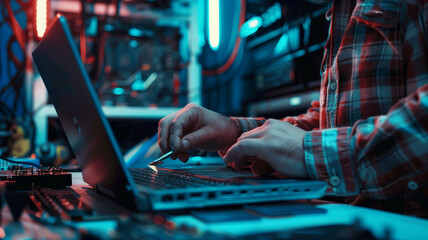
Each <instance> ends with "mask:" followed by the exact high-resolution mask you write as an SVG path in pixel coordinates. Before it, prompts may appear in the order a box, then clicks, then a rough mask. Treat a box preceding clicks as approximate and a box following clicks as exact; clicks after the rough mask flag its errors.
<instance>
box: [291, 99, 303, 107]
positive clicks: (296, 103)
mask: <svg viewBox="0 0 428 240" xmlns="http://www.w3.org/2000/svg"><path fill="white" fill-rule="evenodd" d="M300 103H302V98H300V97H293V98H291V99H290V105H291V106H297V105H299V104H300Z"/></svg>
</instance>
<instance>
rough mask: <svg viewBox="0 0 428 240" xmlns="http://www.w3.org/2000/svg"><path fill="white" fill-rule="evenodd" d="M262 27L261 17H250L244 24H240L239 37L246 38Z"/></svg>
mask: <svg viewBox="0 0 428 240" xmlns="http://www.w3.org/2000/svg"><path fill="white" fill-rule="evenodd" d="M261 26H262V18H261V17H257V16H256V17H252V18H251V19H249V20H248V21H246V22H245V23H244V24H242V27H241V31H240V32H239V35H240V36H241V37H242V38H246V37H248V36H250V35H252V34H254V33H255V32H257V30H258V29H259V28H260V27H261Z"/></svg>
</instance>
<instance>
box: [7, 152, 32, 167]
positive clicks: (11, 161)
mask: <svg viewBox="0 0 428 240" xmlns="http://www.w3.org/2000/svg"><path fill="white" fill-rule="evenodd" d="M0 159H1V160H3V161H6V162H9V163H14V164H22V165H31V166H33V167H36V168H40V166H39V165H37V164H34V163H30V162H19V161H15V160H12V159H10V158H7V157H5V156H2V155H0Z"/></svg>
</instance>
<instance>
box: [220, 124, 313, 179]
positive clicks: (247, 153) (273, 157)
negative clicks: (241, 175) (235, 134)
mask: <svg viewBox="0 0 428 240" xmlns="http://www.w3.org/2000/svg"><path fill="white" fill-rule="evenodd" d="M305 133H306V132H305V131H304V130H302V129H300V128H298V127H295V126H293V125H291V124H290V123H288V122H284V121H279V120H272V119H269V120H267V121H266V122H265V123H264V124H263V125H262V126H260V127H257V128H255V129H253V130H251V131H248V132H245V133H243V134H242V135H241V136H240V137H239V138H238V140H237V142H236V143H235V144H234V145H232V146H231V147H230V148H229V150H228V151H227V153H226V155H225V156H224V162H226V163H233V167H234V168H235V169H242V168H243V167H244V166H245V165H246V164H247V163H248V162H249V161H251V162H252V165H251V171H252V172H253V173H254V174H256V175H265V174H267V173H270V172H272V171H274V170H275V171H278V172H280V173H281V174H283V175H285V176H287V177H290V178H309V175H308V173H307V171H306V166H305V159H304V157H305V153H304V149H303V138H304V136H305Z"/></svg>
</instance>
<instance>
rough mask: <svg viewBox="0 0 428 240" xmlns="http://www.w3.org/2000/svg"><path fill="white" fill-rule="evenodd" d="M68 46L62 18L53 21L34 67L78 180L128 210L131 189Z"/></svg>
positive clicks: (90, 90)
mask: <svg viewBox="0 0 428 240" xmlns="http://www.w3.org/2000/svg"><path fill="white" fill-rule="evenodd" d="M74 44H75V43H74V41H73V38H72V35H71V32H70V29H69V28H68V25H67V21H66V19H65V17H63V16H57V17H56V18H55V20H54V21H53V23H52V24H51V26H50V27H49V29H48V31H47V32H46V34H45V36H44V38H43V39H42V40H41V42H40V43H39V45H38V46H37V47H36V49H35V50H34V51H33V59H34V62H35V63H36V66H37V68H38V70H39V72H40V75H41V77H42V79H43V81H44V83H45V86H46V89H47V91H48V93H49V96H50V98H51V100H52V102H53V105H54V107H55V109H56V111H57V113H58V117H59V119H60V122H61V124H62V127H63V128H64V131H65V133H66V136H67V139H68V141H69V142H70V145H71V148H72V149H73V151H74V154H75V156H76V158H77V161H78V162H79V164H80V167H81V169H82V174H83V179H84V181H85V182H87V183H88V184H90V185H91V186H93V187H95V188H96V189H97V190H100V191H101V192H103V193H105V194H107V195H109V196H110V197H113V198H116V199H117V200H118V201H119V202H122V203H123V204H126V205H128V206H129V204H132V201H133V200H132V199H134V198H133V196H135V195H134V194H135V193H136V191H135V185H134V183H133V181H132V180H131V178H130V175H129V173H128V171H127V170H126V169H125V164H124V161H123V159H122V155H121V153H120V150H119V147H118V144H117V142H116V139H115V137H114V135H113V132H112V130H111V128H110V125H109V124H108V121H107V118H106V117H105V116H104V113H103V112H102V109H101V105H100V103H99V99H98V96H97V94H96V92H95V90H94V89H93V86H92V84H91V82H90V79H89V76H88V74H87V72H86V70H85V68H84V66H83V63H82V61H81V60H80V57H79V54H78V52H77V49H76V46H75V45H74ZM131 200H132V201H131ZM130 201H131V202H130Z"/></svg>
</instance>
